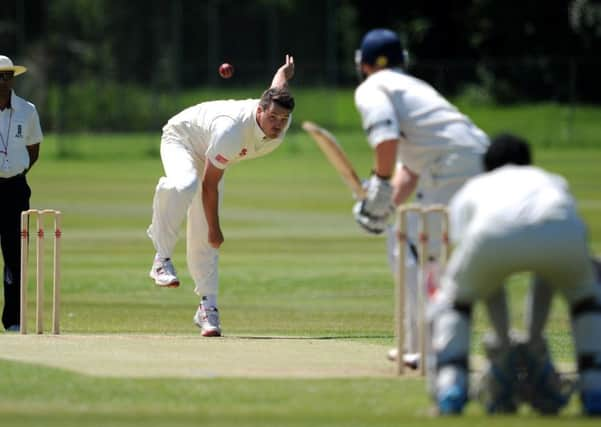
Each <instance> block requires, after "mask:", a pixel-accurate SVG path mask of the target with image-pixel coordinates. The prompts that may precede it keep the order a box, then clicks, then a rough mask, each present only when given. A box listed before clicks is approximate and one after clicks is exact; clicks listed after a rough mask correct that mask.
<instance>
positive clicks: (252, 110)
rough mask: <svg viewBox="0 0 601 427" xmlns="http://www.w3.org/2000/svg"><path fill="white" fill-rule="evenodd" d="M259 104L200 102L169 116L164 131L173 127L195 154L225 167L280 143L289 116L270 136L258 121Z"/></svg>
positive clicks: (251, 100)
mask: <svg viewBox="0 0 601 427" xmlns="http://www.w3.org/2000/svg"><path fill="white" fill-rule="evenodd" d="M258 105H259V100H258V99H247V100H240V101H239V100H225V101H210V102H203V103H201V104H197V105H195V106H192V107H189V108H187V109H185V110H183V111H182V112H181V113H179V114H177V115H175V116H174V117H172V118H171V119H170V120H169V121H168V122H167V124H166V125H165V127H164V128H163V131H165V130H166V129H168V128H170V129H171V130H175V131H176V132H178V133H179V134H180V135H181V136H183V137H184V144H186V145H187V146H189V147H190V148H191V149H192V150H193V152H194V153H195V154H196V156H198V157H199V158H201V159H205V158H208V159H209V161H210V162H211V163H212V164H213V165H214V166H215V167H217V168H219V169H225V168H226V167H227V166H229V165H231V164H233V163H238V162H240V161H242V160H245V159H252V158H256V157H261V156H264V155H266V154H268V153H270V152H272V151H273V150H275V149H276V148H277V147H278V146H279V145H280V144H281V143H282V141H283V138H284V135H285V133H286V131H287V130H288V128H289V126H290V122H291V119H292V117H290V119H289V120H288V124H287V125H286V128H285V129H284V130H283V131H282V133H281V134H280V136H279V137H278V138H275V139H269V138H267V137H266V136H265V133H263V131H262V130H261V128H260V127H259V125H258V124H257V116H256V111H257V106H258Z"/></svg>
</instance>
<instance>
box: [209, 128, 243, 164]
mask: <svg viewBox="0 0 601 427" xmlns="http://www.w3.org/2000/svg"><path fill="white" fill-rule="evenodd" d="M241 149H242V135H241V132H240V129H238V127H237V126H235V124H234V121H233V120H232V119H231V118H229V117H221V118H218V119H216V120H215V122H214V123H213V126H212V130H211V140H210V142H209V148H208V149H207V152H206V156H207V159H209V161H210V162H211V164H212V165H213V166H215V167H216V168H218V169H225V168H226V167H227V166H228V165H229V164H230V163H231V161H232V160H233V159H235V158H236V155H237V154H238V153H239V152H240V150H241Z"/></svg>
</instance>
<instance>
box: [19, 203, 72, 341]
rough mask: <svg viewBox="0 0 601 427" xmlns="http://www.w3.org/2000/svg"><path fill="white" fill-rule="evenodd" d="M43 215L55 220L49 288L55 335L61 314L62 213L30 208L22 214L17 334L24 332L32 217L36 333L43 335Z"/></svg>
mask: <svg viewBox="0 0 601 427" xmlns="http://www.w3.org/2000/svg"><path fill="white" fill-rule="evenodd" d="M44 216H50V217H52V218H53V220H54V259H53V262H54V271H53V289H52V333H53V334H55V335H58V334H59V333H60V331H59V322H60V319H59V316H60V314H59V312H60V273H61V269H60V240H61V234H62V232H61V212H60V211H57V210H53V209H44V210H37V209H30V210H27V211H23V212H22V213H21V318H20V325H21V328H20V332H21V334H23V335H24V334H26V333H27V284H28V281H27V273H28V267H29V218H30V217H35V219H36V229H37V242H36V333H37V334H43V333H44V319H43V312H44V298H43V296H44Z"/></svg>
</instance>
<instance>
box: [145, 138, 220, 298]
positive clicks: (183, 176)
mask: <svg viewBox="0 0 601 427" xmlns="http://www.w3.org/2000/svg"><path fill="white" fill-rule="evenodd" d="M161 161H162V162H163V168H164V170H165V176H163V177H161V178H160V179H159V183H158V185H157V186H156V190H155V194H154V201H153V212H152V224H151V225H150V228H149V235H150V237H151V239H152V242H153V244H154V247H155V249H156V251H157V253H158V254H159V256H161V257H164V258H171V256H172V254H173V251H174V249H175V245H176V243H177V240H178V235H179V230H180V228H181V225H182V223H183V222H184V218H185V216H186V212H187V216H188V220H187V232H186V254H187V261H188V270H189V271H190V275H191V276H192V279H193V280H194V284H195V289H194V291H195V292H196V293H197V294H198V295H217V291H218V287H219V282H218V263H219V251H218V250H217V249H215V248H213V247H211V245H209V242H208V225H207V220H206V217H205V214H204V209H203V204H202V185H201V184H202V182H201V177H202V174H203V171H204V158H202V157H200V156H199V155H198V154H197V153H195V152H194V151H193V150H192V149H191V146H190V145H189V144H188V142H187V140H186V137H184V136H182V135H179V134H178V133H177V132H175V131H173V130H171V129H169V128H166V129H165V130H164V131H163V136H162V138H161ZM218 190H219V208H220V209H221V204H222V198H223V179H222V180H221V182H220V183H219V188H218Z"/></svg>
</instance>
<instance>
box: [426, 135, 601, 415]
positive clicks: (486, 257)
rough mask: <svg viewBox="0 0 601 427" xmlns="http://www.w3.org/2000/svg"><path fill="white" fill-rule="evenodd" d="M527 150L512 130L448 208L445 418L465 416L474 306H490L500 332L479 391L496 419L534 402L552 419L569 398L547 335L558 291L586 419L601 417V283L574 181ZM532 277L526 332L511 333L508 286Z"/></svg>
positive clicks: (440, 301) (434, 381)
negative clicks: (519, 276)
mask: <svg viewBox="0 0 601 427" xmlns="http://www.w3.org/2000/svg"><path fill="white" fill-rule="evenodd" d="M530 163H531V159H530V150H529V147H528V144H527V143H526V142H525V141H524V140H522V139H520V138H519V137H516V136H513V135H509V134H505V135H500V136H499V137H497V138H495V139H494V140H493V142H492V144H491V146H490V147H489V149H488V151H487V152H486V154H485V156H484V166H485V169H486V170H487V171H488V172H487V173H485V174H483V175H480V176H478V177H475V178H473V179H471V180H470V181H468V182H467V183H466V184H465V186H464V187H463V188H462V189H461V190H460V191H459V192H458V193H457V194H456V195H455V196H454V197H453V199H452V200H451V203H450V207H449V210H450V221H451V238H452V240H453V242H454V243H455V244H456V247H455V250H454V251H453V254H452V256H451V260H450V262H449V264H448V267H447V269H446V272H445V274H444V276H443V278H442V284H441V289H440V291H439V292H438V294H437V297H436V304H435V306H436V310H435V314H434V315H433V330H432V348H433V351H434V362H435V363H434V364H433V365H432V366H431V369H432V371H431V377H430V378H431V392H432V396H433V399H434V401H435V402H436V404H437V406H438V409H439V411H440V412H441V413H442V414H452V413H460V412H462V410H463V408H464V405H465V404H466V402H467V400H468V386H469V381H468V367H469V363H468V361H469V360H468V356H469V350H470V326H471V315H472V311H473V306H474V303H475V302H476V301H483V302H484V303H485V306H486V308H487V311H488V313H489V317H490V322H491V325H492V329H493V332H492V333H491V334H489V335H488V336H487V337H486V340H485V349H486V355H487V358H488V366H487V368H486V370H485V374H484V376H483V378H482V381H481V384H480V386H479V388H480V390H479V394H480V397H481V399H482V401H483V403H484V404H485V407H486V410H487V411H488V412H489V413H507V412H515V411H516V410H517V408H518V406H519V404H520V403H528V404H530V405H531V406H532V407H533V408H534V409H535V410H537V411H539V412H541V413H544V414H554V413H557V412H558V411H559V410H560V409H561V408H562V407H563V406H564V405H565V404H567V402H568V398H569V395H570V393H569V390H565V388H564V384H563V381H562V379H561V377H560V376H559V375H558V374H557V372H556V371H555V369H554V367H553V363H552V361H551V356H550V354H549V350H548V347H547V344H546V341H545V339H544V333H543V332H544V326H545V323H546V320H547V316H548V314H549V310H550V304H551V300H552V298H551V296H552V293H553V292H557V293H559V294H560V295H562V296H563V297H564V298H565V299H566V301H567V303H568V306H569V309H570V315H571V321H572V335H573V339H574V346H575V350H576V361H577V367H578V373H579V377H580V378H579V380H580V381H579V384H578V386H579V393H580V399H581V401H582V406H583V410H584V412H585V413H586V414H590V415H601V339H599V338H600V335H599V333H600V331H601V286H600V285H599V282H598V280H599V279H598V278H597V277H596V275H595V270H594V263H593V262H591V255H590V253H589V249H588V243H587V230H586V226H585V224H584V223H583V221H582V220H581V218H580V217H579V215H578V212H577V209H576V206H575V202H574V200H573V197H572V196H571V194H570V192H569V190H568V185H567V183H566V181H565V180H564V179H563V178H562V177H560V176H558V175H554V174H551V173H548V172H545V171H544V170H542V169H540V168H538V167H534V166H530ZM519 272H531V273H532V275H533V283H532V286H531V290H530V295H529V298H528V302H527V308H526V310H527V311H526V316H525V317H526V323H527V324H526V335H525V337H523V338H516V337H514V336H512V334H510V332H509V330H510V325H509V317H508V314H507V304H506V298H505V289H504V281H505V279H506V278H507V277H509V276H510V275H512V274H514V273H519Z"/></svg>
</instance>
